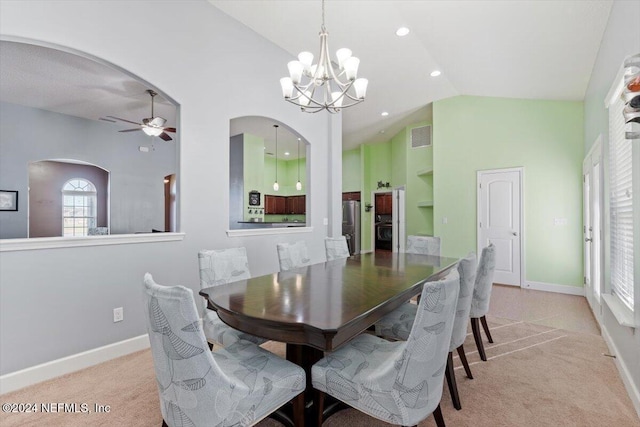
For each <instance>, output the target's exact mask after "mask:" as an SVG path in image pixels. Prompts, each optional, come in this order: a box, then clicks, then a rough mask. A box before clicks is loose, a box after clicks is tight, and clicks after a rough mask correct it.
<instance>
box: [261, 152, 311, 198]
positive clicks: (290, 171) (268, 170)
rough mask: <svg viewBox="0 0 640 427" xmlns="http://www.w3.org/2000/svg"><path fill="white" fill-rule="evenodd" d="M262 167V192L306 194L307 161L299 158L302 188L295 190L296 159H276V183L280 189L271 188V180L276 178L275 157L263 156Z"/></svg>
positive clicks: (296, 180) (291, 194)
mask: <svg viewBox="0 0 640 427" xmlns="http://www.w3.org/2000/svg"><path fill="white" fill-rule="evenodd" d="M261 154H263V158H264V168H263V170H262V172H261V173H262V185H261V188H262V193H263V194H273V195H276V196H296V195H302V194H306V184H307V162H306V159H304V158H303V159H300V182H301V183H302V190H300V191H298V190H296V182H298V161H297V160H283V159H278V184H279V185H280V189H279V190H278V191H274V190H273V182H274V181H275V179H276V159H275V157H273V156H264V153H261Z"/></svg>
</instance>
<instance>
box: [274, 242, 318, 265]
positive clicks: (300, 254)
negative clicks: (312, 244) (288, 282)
mask: <svg viewBox="0 0 640 427" xmlns="http://www.w3.org/2000/svg"><path fill="white" fill-rule="evenodd" d="M276 247H277V249H278V261H279V262H280V271H288V270H293V269H294V268H298V267H304V266H307V265H310V264H311V258H309V251H308V249H307V244H306V243H305V242H304V240H300V241H298V242H295V243H278V244H277V245H276Z"/></svg>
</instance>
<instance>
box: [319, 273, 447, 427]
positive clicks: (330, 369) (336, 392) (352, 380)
mask: <svg viewBox="0 0 640 427" xmlns="http://www.w3.org/2000/svg"><path fill="white" fill-rule="evenodd" d="M459 281H460V278H459V276H458V272H457V271H456V270H455V269H454V270H453V271H451V272H450V273H449V274H448V275H447V276H446V277H445V278H444V279H443V280H439V281H435V282H427V283H425V285H424V288H423V289H422V298H421V299H420V303H419V305H418V310H417V312H416V317H415V322H414V323H413V327H412V328H411V332H410V333H409V337H408V338H407V340H406V341H395V342H391V341H387V340H385V339H383V338H380V337H376V336H373V335H370V334H361V335H359V336H357V337H356V338H354V339H353V340H351V341H350V342H348V343H347V344H345V345H343V346H342V347H339V348H338V349H337V350H336V351H334V352H332V353H328V354H327V355H326V356H325V357H324V358H323V359H321V360H320V361H319V362H317V363H316V364H315V365H314V366H313V367H312V369H311V378H312V381H313V386H314V387H315V388H316V390H318V391H319V392H318V403H319V405H318V406H319V413H320V417H322V407H323V403H324V396H325V393H326V394H329V395H330V396H333V397H334V398H336V399H338V400H341V401H342V402H344V403H346V404H347V405H349V406H352V407H354V408H356V409H358V410H360V411H362V412H364V413H366V414H368V415H370V416H372V417H375V418H378V419H380V420H382V421H386V422H388V423H392V424H401V425H403V426H413V425H417V424H418V423H419V422H421V421H422V420H424V419H425V418H427V417H428V416H429V415H430V414H432V413H433V415H434V418H435V420H436V424H437V425H438V426H439V427H442V426H444V419H443V418H442V412H441V411H440V399H441V397H442V383H443V380H444V371H445V366H446V364H447V353H448V351H449V342H450V341H451V331H452V330H453V322H454V317H455V309H456V303H457V300H458V289H459V287H460V286H459ZM318 421H319V423H321V421H322V420H318Z"/></svg>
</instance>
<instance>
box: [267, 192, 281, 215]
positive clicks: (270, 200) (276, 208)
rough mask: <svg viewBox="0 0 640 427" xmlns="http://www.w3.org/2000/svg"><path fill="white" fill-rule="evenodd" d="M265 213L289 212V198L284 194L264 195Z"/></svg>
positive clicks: (278, 213)
mask: <svg viewBox="0 0 640 427" xmlns="http://www.w3.org/2000/svg"><path fill="white" fill-rule="evenodd" d="M264 213H265V214H266V215H284V214H286V213H287V198H286V197H284V196H269V195H265V196H264Z"/></svg>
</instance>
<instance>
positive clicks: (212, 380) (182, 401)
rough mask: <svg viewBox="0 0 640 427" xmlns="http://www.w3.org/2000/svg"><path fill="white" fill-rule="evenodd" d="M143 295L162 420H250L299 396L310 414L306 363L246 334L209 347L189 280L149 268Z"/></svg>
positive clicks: (299, 411) (297, 409)
mask: <svg viewBox="0 0 640 427" xmlns="http://www.w3.org/2000/svg"><path fill="white" fill-rule="evenodd" d="M144 298H145V303H146V304H145V305H146V314H147V316H146V318H147V330H148V333H149V341H150V342H151V354H152V356H153V364H154V368H155V373H156V384H157V386H158V393H159V395H160V410H161V412H162V418H163V423H162V425H163V426H171V427H173V426H204V425H228V426H230V425H234V426H236V425H237V426H250V425H254V424H256V423H257V422H258V421H260V420H261V419H263V418H265V417H266V416H268V415H269V414H271V413H272V412H273V411H275V410H276V409H278V408H279V407H281V406H282V405H284V404H285V403H287V402H288V401H290V400H292V399H294V402H293V404H294V413H295V414H296V415H297V419H298V420H300V421H301V422H302V421H303V415H304V397H303V396H304V393H302V394H301V392H302V391H304V389H305V383H306V377H305V372H304V370H303V369H302V368H300V367H299V366H297V365H295V364H293V363H291V362H288V361H287V360H284V359H283V358H281V357H279V356H277V355H275V354H273V353H270V352H268V351H267V350H264V349H262V348H261V347H259V346H257V345H255V344H253V343H250V342H247V341H242V340H241V341H237V342H236V343H235V344H233V345H232V346H229V347H226V348H220V349H219V350H217V351H215V352H211V351H209V350H208V349H207V341H206V338H205V336H204V333H203V332H202V329H201V328H200V322H199V319H198V311H197V309H196V305H195V301H194V299H193V291H191V289H189V288H185V287H183V286H173V287H168V286H161V285H158V284H156V283H155V282H154V281H153V277H152V276H151V274H149V273H147V274H145V276H144ZM294 417H295V416H294ZM296 425H298V424H296Z"/></svg>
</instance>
